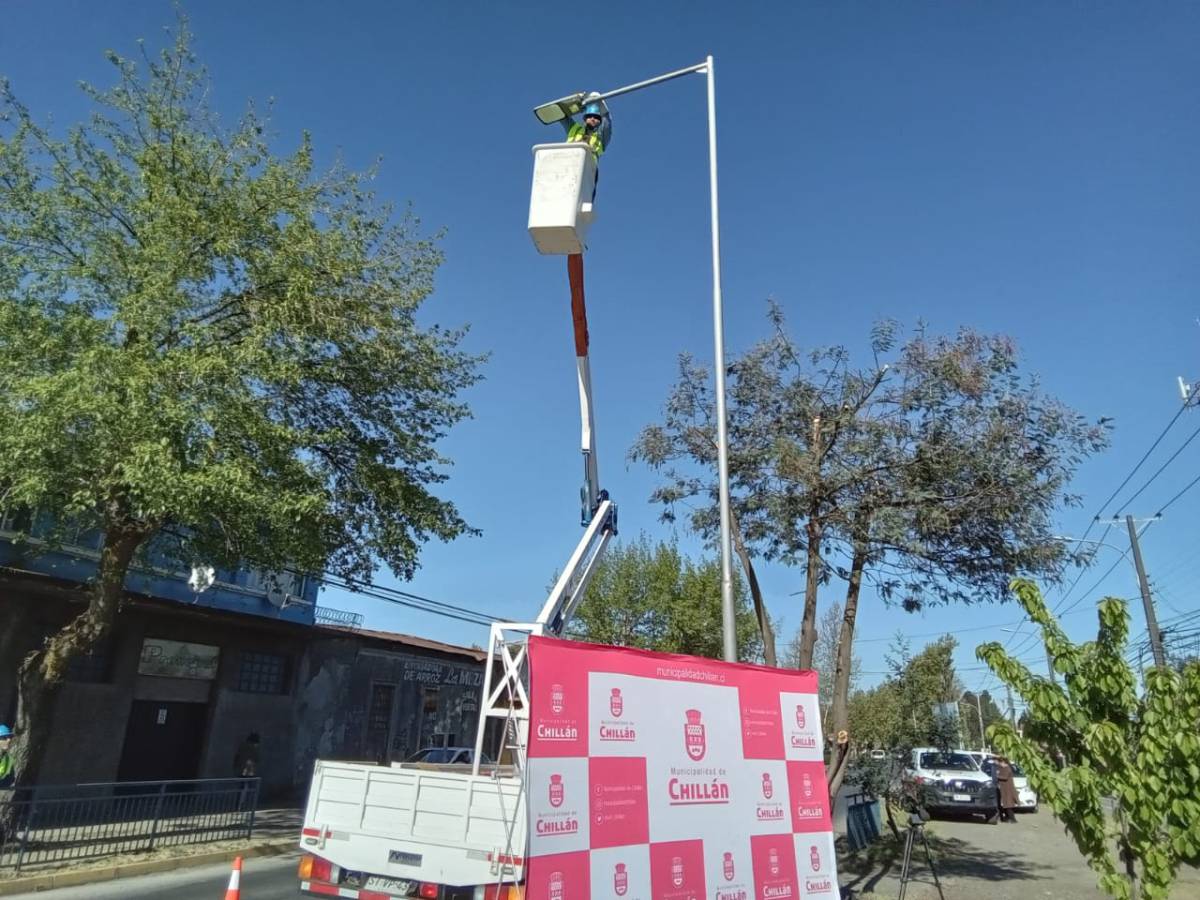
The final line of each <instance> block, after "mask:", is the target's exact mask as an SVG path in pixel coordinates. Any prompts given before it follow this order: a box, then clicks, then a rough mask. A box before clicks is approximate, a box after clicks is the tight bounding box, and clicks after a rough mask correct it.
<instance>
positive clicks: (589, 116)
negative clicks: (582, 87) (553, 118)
mask: <svg viewBox="0 0 1200 900" xmlns="http://www.w3.org/2000/svg"><path fill="white" fill-rule="evenodd" d="M592 96H596V95H594V94H593V95H592ZM562 122H563V128H565V129H566V130H567V142H568V143H574V142H576V141H579V142H580V143H584V144H587V145H588V146H589V147H591V148H592V155H593V156H595V157H596V181H595V182H594V183H593V184H592V201H593V202H595V200H596V184H598V183H599V182H600V157H601V156H602V155H604V151H605V150H607V149H608V145H609V143H610V142H611V141H612V114H611V113H610V112H609V111H608V107H607V105H606V104H605V103H604V101H603V100H589V101H588V103H587V105H586V106H584V108H583V122H576V121H575V120H574V118H572V117H571V116H567V117H566V118H565V119H563V120H562Z"/></svg>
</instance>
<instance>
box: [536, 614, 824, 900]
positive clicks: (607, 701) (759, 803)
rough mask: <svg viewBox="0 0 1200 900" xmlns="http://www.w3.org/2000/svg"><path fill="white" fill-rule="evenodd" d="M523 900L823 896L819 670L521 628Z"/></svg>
mask: <svg viewBox="0 0 1200 900" xmlns="http://www.w3.org/2000/svg"><path fill="white" fill-rule="evenodd" d="M529 666H530V693H531V707H532V708H531V720H530V739H529V771H528V779H529V798H530V799H529V863H528V867H527V869H526V896H527V898H528V900H610V898H611V900H710V898H711V900H806V898H815V900H834V898H837V897H838V896H839V893H838V886H837V872H836V868H835V861H834V848H833V833H832V826H831V819H830V805H829V796H828V792H827V790H826V784H825V768H824V764H823V762H822V745H823V742H822V739H821V720H820V713H819V709H818V706H817V676H816V673H815V672H809V671H804V672H801V671H793V670H783V669H768V668H765V667H763V666H751V665H740V664H733V663H722V662H716V661H714V660H709V659H701V658H698V657H692V656H673V655H668V654H662V653H647V652H644V651H640V650H627V649H622V648H617V647H604V646H598V645H595V644H581V643H577V642H574V641H562V640H556V639H552V638H539V637H535V638H531V639H530V641H529Z"/></svg>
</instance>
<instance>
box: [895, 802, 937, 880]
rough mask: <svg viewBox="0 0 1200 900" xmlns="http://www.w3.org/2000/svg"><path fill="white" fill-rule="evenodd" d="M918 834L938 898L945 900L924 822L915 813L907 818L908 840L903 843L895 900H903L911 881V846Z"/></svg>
mask: <svg viewBox="0 0 1200 900" xmlns="http://www.w3.org/2000/svg"><path fill="white" fill-rule="evenodd" d="M918 834H920V835H921V845H922V846H923V847H924V848H925V862H926V864H927V865H928V866H929V871H930V873H931V874H932V875H933V883H934V884H935V885H937V892H938V896H939V897H941V898H942V900H946V895H945V894H943V893H942V882H941V881H939V880H938V873H937V868H936V867H935V866H934V865H933V853H932V852H931V851H930V849H929V838H927V837H926V836H925V820H924V819H923V818H922V817H921V816H919V815H917V814H916V813H913V814H912V815H910V816H909V817H908V839H907V840H906V841H905V842H904V863H903V865H902V866H901V867H900V896H899V898H897V900H904V893H905V891H907V890H908V883H909V881H911V880H912V854H913V844H914V843H916V839H917V835H918Z"/></svg>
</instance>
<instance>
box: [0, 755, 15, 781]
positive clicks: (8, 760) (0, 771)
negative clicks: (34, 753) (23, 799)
mask: <svg viewBox="0 0 1200 900" xmlns="http://www.w3.org/2000/svg"><path fill="white" fill-rule="evenodd" d="M12 774H13V765H12V757H11V756H9V755H8V753H7V752H4V753H0V786H6V785H5V784H4V782H6V781H8V780H9V779H10V778H11V777H12Z"/></svg>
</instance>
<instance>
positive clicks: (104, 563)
mask: <svg viewBox="0 0 1200 900" xmlns="http://www.w3.org/2000/svg"><path fill="white" fill-rule="evenodd" d="M149 534H150V531H149V530H147V529H146V528H144V527H131V526H123V527H113V526H110V527H108V528H106V529H105V533H104V545H103V547H102V548H101V550H100V568H99V571H98V573H97V576H96V581H95V584H94V585H93V587H92V591H91V596H90V598H89V601H88V608H87V609H85V610H84V611H83V612H82V613H80V614H79V615H78V616H76V617H75V618H74V619H73V620H72V621H71V622H70V623H69V624H68V625H67V626H66V627H65V628H63V629H62V631H60V632H58V633H57V634H55V635H52V636H51V637H49V638H47V639H46V641H45V643H44V644H43V645H42V648H41V649H40V650H34V651H33V652H32V653H30V654H29V655H28V656H26V657H25V659H24V661H23V662H22V663H21V670H20V673H19V674H18V678H17V719H16V723H15V725H16V728H15V730H16V736H15V740H14V741H13V745H12V751H11V752H12V759H13V767H14V769H15V770H16V777H17V784H18V785H20V786H22V787H28V786H30V785H33V784H36V783H37V780H38V775H39V773H40V770H41V765H42V762H43V760H44V759H45V757H46V747H47V746H48V744H49V742H50V726H51V722H52V718H53V714H54V701H55V699H56V698H57V697H58V692H59V690H60V688H61V687H62V682H63V678H64V676H65V675H66V672H67V667H68V665H69V664H70V662H71V660H72V659H74V658H75V657H77V656H79V655H81V654H83V653H86V652H87V651H88V650H90V649H91V648H92V647H93V646H95V644H96V642H97V641H99V640H101V639H102V638H103V637H104V636H105V635H107V634H108V632H109V631H110V630H111V629H112V625H113V621H114V620H115V619H116V616H117V612H118V610H119V609H120V606H121V597H122V595H123V594H124V591H125V573H126V572H127V571H128V570H129V563H130V560H132V559H133V554H134V553H135V552H136V551H137V548H138V547H139V546H140V545H141V543H142V541H143V540H145V539H146V537H147V536H148V535H149Z"/></svg>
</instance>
